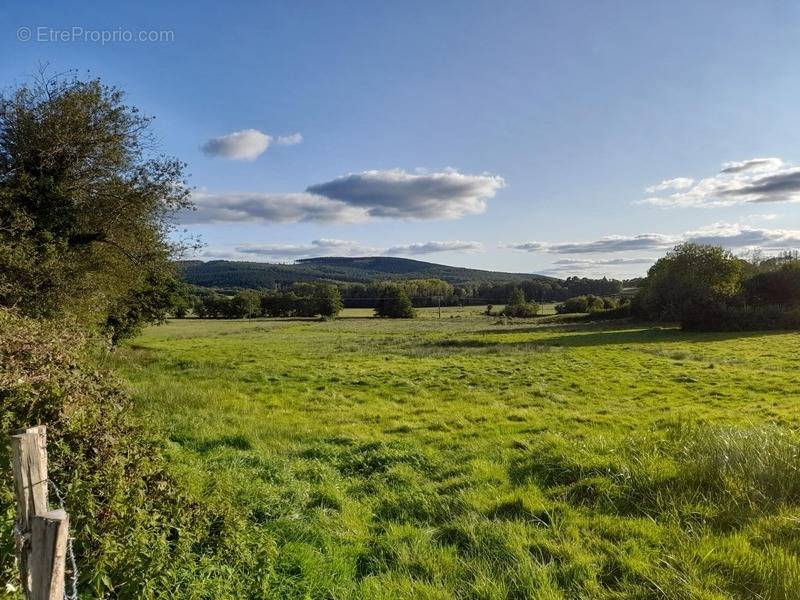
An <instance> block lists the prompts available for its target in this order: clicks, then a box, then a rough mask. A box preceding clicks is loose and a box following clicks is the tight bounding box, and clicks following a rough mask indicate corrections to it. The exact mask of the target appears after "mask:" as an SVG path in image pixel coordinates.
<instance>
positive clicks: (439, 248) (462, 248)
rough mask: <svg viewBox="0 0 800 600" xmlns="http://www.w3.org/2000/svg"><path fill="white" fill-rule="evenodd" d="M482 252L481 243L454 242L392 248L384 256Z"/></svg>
mask: <svg viewBox="0 0 800 600" xmlns="http://www.w3.org/2000/svg"><path fill="white" fill-rule="evenodd" d="M481 250H483V244H481V243H480V242H462V241H461V240H452V241H446V242H442V241H433V242H424V243H416V244H405V245H402V246H392V247H391V248H388V249H387V250H386V251H385V252H384V254H434V253H436V252H479V251H481Z"/></svg>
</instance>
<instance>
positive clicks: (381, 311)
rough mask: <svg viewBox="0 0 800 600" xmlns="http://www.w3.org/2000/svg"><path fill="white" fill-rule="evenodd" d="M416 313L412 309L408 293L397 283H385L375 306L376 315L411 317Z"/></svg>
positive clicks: (392, 317) (398, 317) (396, 317)
mask: <svg viewBox="0 0 800 600" xmlns="http://www.w3.org/2000/svg"><path fill="white" fill-rule="evenodd" d="M416 315H417V311H416V310H414V306H413V305H412V304H411V299H410V298H409V297H408V293H407V292H406V291H405V289H403V288H402V287H400V286H398V285H387V286H386V287H385V288H384V290H383V293H382V294H381V297H380V299H379V300H378V303H377V305H376V306H375V316H376V317H388V318H390V319H411V318H414V317H415V316H416Z"/></svg>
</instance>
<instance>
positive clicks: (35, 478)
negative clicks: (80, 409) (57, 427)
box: [11, 425, 69, 600]
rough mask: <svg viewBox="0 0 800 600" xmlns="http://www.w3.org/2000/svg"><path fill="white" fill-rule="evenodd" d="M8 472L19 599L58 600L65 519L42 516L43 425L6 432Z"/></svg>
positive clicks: (56, 513)
mask: <svg viewBox="0 0 800 600" xmlns="http://www.w3.org/2000/svg"><path fill="white" fill-rule="evenodd" d="M11 470H12V472H13V474H14V492H15V495H16V500H17V519H16V523H15V528H14V539H15V542H16V548H17V562H18V563H19V574H20V582H21V583H22V589H23V592H24V594H25V598H27V599H34V598H35V599H36V600H40V599H42V600H44V599H46V600H50V599H51V598H53V599H55V598H59V599H61V598H63V596H64V567H65V556H66V546H67V539H68V537H69V533H68V527H69V519H68V518H67V515H66V513H65V512H64V511H63V510H56V511H52V512H50V511H48V505H47V484H48V479H47V428H46V427H45V426H44V425H38V426H36V427H28V428H26V429H22V430H19V431H15V432H13V433H12V435H11Z"/></svg>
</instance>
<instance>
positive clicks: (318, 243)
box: [236, 238, 380, 259]
mask: <svg viewBox="0 0 800 600" xmlns="http://www.w3.org/2000/svg"><path fill="white" fill-rule="evenodd" d="M236 251H237V252H241V253H243V254H251V255H255V256H259V257H265V258H277V259H280V258H309V257H312V256H358V255H365V254H378V253H380V250H379V249H377V248H374V247H371V246H366V245H363V244H361V243H359V242H355V241H353V240H336V239H327V238H322V239H319V240H313V241H312V242H311V243H310V244H248V245H245V246H239V247H237V248H236Z"/></svg>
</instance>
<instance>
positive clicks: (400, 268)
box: [178, 257, 622, 308]
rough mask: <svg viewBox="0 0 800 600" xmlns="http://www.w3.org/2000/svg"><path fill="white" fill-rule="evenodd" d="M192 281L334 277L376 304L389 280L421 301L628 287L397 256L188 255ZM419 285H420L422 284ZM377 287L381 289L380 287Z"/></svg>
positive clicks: (271, 282) (185, 269) (356, 300)
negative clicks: (287, 258) (280, 259)
mask: <svg viewBox="0 0 800 600" xmlns="http://www.w3.org/2000/svg"><path fill="white" fill-rule="evenodd" d="M178 266H179V268H180V269H181V272H182V273H183V276H184V277H185V279H186V281H187V282H188V283H190V284H192V285H196V286H201V287H209V288H218V289H221V288H227V289H235V288H249V289H261V290H265V289H271V290H274V289H288V288H291V287H293V286H294V285H297V284H301V283H313V282H323V283H334V284H336V285H337V286H338V287H339V288H340V291H341V293H342V298H343V300H344V304H345V306H346V307H349V308H374V306H375V300H376V299H377V298H379V297H380V295H381V294H380V289H382V287H383V286H385V285H387V284H388V283H395V284H401V285H406V286H408V287H407V290H406V291H407V292H408V294H409V296H410V297H411V298H412V301H413V302H414V303H415V305H416V306H435V305H437V304H439V303H440V302H441V304H442V305H444V306H447V305H457V304H473V305H475V304H486V303H495V304H503V303H505V301H506V299H507V298H508V296H509V294H510V293H511V290H512V289H513V288H514V287H519V288H520V289H522V290H523V291H524V292H525V295H526V296H527V297H528V298H531V299H536V300H541V301H544V300H551V301H552V300H564V299H565V298H569V297H571V296H576V295H579V294H596V295H612V294H618V293H620V291H621V290H622V282H620V281H617V280H614V279H606V278H602V279H587V278H584V277H568V278H567V279H565V280H559V279H555V278H552V277H545V276H542V275H530V274H525V273H503V272H496V271H481V270H478V269H465V268H459V267H449V266H445V265H437V264H434V263H428V262H423V261H418V260H410V259H405V258H393V257H364V258H315V259H308V260H302V261H299V262H297V263H295V264H291V265H283V264H268V263H254V262H241V261H209V262H202V261H183V262H180V263H178ZM418 286H419V287H418ZM376 292H377V293H376Z"/></svg>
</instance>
